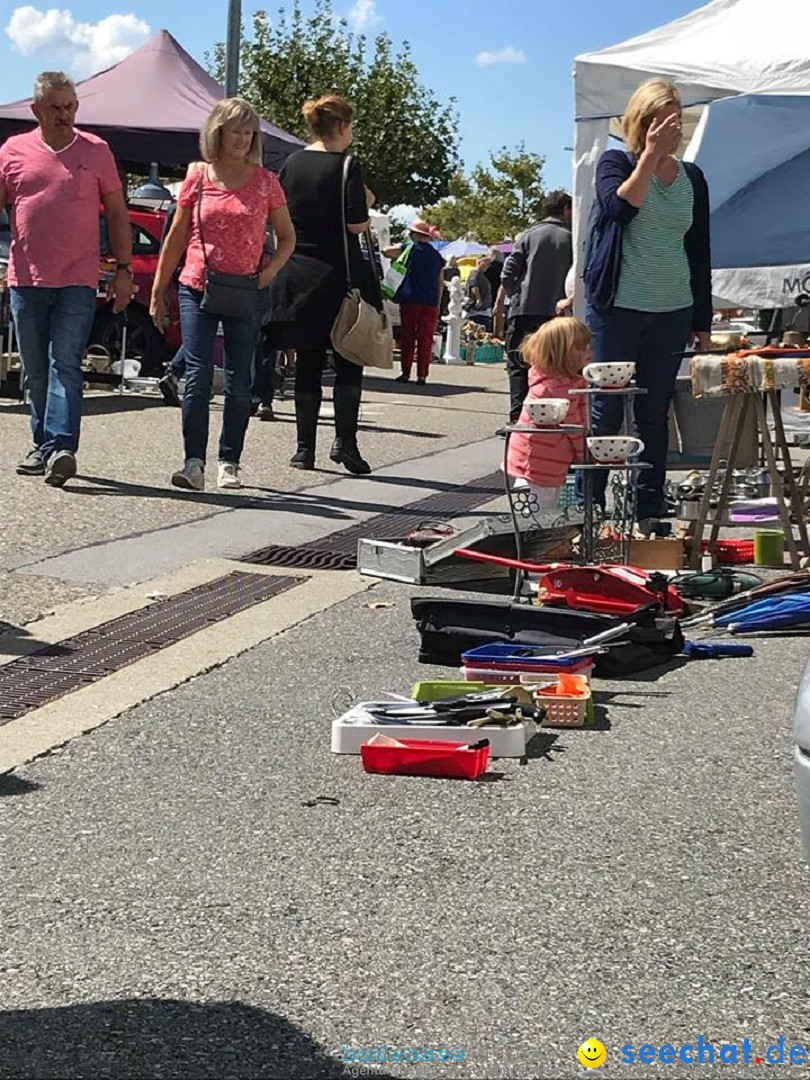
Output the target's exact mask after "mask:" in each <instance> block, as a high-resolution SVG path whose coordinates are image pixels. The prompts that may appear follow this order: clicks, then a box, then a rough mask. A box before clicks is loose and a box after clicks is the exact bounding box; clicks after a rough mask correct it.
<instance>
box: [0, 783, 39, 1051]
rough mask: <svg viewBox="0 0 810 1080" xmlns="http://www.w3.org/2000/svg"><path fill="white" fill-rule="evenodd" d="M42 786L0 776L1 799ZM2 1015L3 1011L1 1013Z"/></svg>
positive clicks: (0, 1028)
mask: <svg viewBox="0 0 810 1080" xmlns="http://www.w3.org/2000/svg"><path fill="white" fill-rule="evenodd" d="M41 786H42V785H41V784H35V783H34V781H33V780H24V779H23V777H22V776H15V775H14V773H3V774H2V776H0V799H5V798H7V797H8V796H10V795H28V794H30V792H32V791H39V789H40V787H41ZM1 1016H2V1013H0V1017H1ZM0 1030H2V1026H0ZM0 1071H2V1065H0Z"/></svg>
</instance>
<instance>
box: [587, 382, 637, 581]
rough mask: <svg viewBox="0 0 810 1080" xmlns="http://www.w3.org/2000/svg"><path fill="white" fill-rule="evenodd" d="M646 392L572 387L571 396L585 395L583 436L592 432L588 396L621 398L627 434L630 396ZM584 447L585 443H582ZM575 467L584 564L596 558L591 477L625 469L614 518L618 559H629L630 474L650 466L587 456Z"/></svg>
mask: <svg viewBox="0 0 810 1080" xmlns="http://www.w3.org/2000/svg"><path fill="white" fill-rule="evenodd" d="M646 393H647V391H646V390H645V389H644V388H643V387H641V386H621V387H615V388H614V387H600V386H588V387H585V388H583V389H581V390H572V391H571V395H572V396H573V395H574V394H576V395H584V397H585V409H586V416H587V422H586V436H587V435H591V434H592V433H593V432H592V418H591V399H592V398H593V397H594V395H596V394H607V395H609V396H611V397H621V398H622V399H623V401H622V404H623V411H624V425H623V426H624V429H625V430H626V431H627V432H628V434H629V433H630V432H631V431H632V427H633V410H632V407H631V406H632V401H633V398H634V397H636V396H638V395H639V394H646ZM585 446H586V447H587V442H586V443H585ZM572 468H574V469H581V470H582V493H583V500H584V506H583V518H584V520H583V525H582V554H583V558H584V561H585V562H586V563H592V562H594V561H595V559H596V545H597V539H598V537H597V535H596V534H597V528H596V526H595V523H594V505H593V479H594V473H597V472H604V471H607V472H612V471H615V472H624V473H625V484H624V489H623V497H622V504H621V506H620V507H619V513H618V514H617V515H616V518H617V529H618V532H619V561H620V562H622V563H625V564H627V563H628V562H629V561H630V540H631V539H632V533H633V524H634V521H635V499H634V497H633V492H632V490H631V488H632V476H633V474H634V473H635V472H636V471H637V470H639V469H650V468H652V466H651V465H649V464H648V463H646V462H643V461H638V460H631V461H627V462H625V464H623V465H608V464H603V463H602V462H598V461H594V460H593V458H592V457H591V455H590V454H589V455H588V460H587V461H584V462H582V463H581V464H577V465H573V466H572Z"/></svg>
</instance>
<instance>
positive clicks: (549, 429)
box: [498, 424, 585, 601]
mask: <svg viewBox="0 0 810 1080" xmlns="http://www.w3.org/2000/svg"><path fill="white" fill-rule="evenodd" d="M584 431H585V428H583V427H582V426H581V425H579V424H548V425H544V426H542V427H540V426H538V425H536V424H506V425H505V426H504V427H502V428H501V429H500V430H499V432H498V434H499V435H500V434H503V436H504V443H503V479H504V484H505V485H506V501H507V503H508V504H509V515H510V517H511V518H512V528H513V530H514V533H515V558H516V560H517V561H518V562H521V561H522V560H523V538H522V536H521V531H520V522H519V520H518V514H517V510H516V508H515V498H514V492H513V490H512V485H511V483H510V482H509V472H508V470H507V464H508V461H509V443H510V442H511V439H512V436H513V435H514V434H516V433H518V432H519V433H520V434H522V435H556V434H563V435H581V434H583V432H584ZM525 577H526V573H525V571H523V570H521V569H520V568H517V567H516V568H515V592H514V599H515V601H518V600H520V599H521V597H522V595H523V581H524V578H525Z"/></svg>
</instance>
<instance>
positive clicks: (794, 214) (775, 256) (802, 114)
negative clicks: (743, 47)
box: [684, 94, 810, 308]
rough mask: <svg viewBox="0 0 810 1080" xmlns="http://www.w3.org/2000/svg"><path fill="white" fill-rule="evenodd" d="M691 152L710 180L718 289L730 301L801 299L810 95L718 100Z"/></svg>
mask: <svg viewBox="0 0 810 1080" xmlns="http://www.w3.org/2000/svg"><path fill="white" fill-rule="evenodd" d="M684 156H685V157H686V158H688V159H690V160H692V161H696V162H697V164H698V165H700V167H701V168H702V169H703V171H704V173H705V174H706V176H707V177H708V178H709V181H710V182H709V199H710V206H711V230H712V265H713V268H714V269H713V275H712V278H713V284H714V292H715V294H716V295H719V296H722V297H724V298H725V300H726V303H725V304H724V306H726V307H758V308H784V307H790V306H792V305H793V304H795V302H796V297H797V295H799V294H800V293H807V292H808V291H810V206H808V194H810V96H808V95H806V94H805V95H804V96H800V95H783V94H741V95H739V96H738V97H733V98H725V99H724V100H723V101H715V102H714V103H713V104H712V105H710V106H709V107H708V108H707V109H705V110H704V112H703V116H702V117H701V121H700V124H699V125H698V130H697V133H696V134H695V137H694V138H693V139H692V142H691V144H690V145H689V149H688V150H687V152H686V154H685V155H684Z"/></svg>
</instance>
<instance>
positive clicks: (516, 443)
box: [507, 317, 591, 510]
mask: <svg viewBox="0 0 810 1080" xmlns="http://www.w3.org/2000/svg"><path fill="white" fill-rule="evenodd" d="M521 352H522V353H523V359H524V361H525V362H526V363H527V364H528V365H529V367H530V369H531V370H530V372H529V396H528V397H527V398H526V401H536V400H538V399H540V398H568V400H569V401H570V405H569V407H568V414H567V416H566V418H565V420H564V421H563V423H565V424H578V425H580V426H581V427H584V426H585V422H586V410H585V397H584V395H582V394H574V395H573V396H572V395H571V391H572V390H575V389H581V388H583V387H585V386H587V383H586V382H585V380H584V379H583V378H582V369H583V368H584V367H585V365H586V364H589V363H590V361H591V333H590V330H588V327H587V326H586V325H585V323H583V322H580V321H579V319H572V318H570V317H569V318H556V319H551V320H550V321H549V322H547V323H544V324H543V325H542V326H541V327H540V329H539V330H537V331H535V333H533V334H532V335H531V336H530V337H527V338H526V339H525V341H524V342H523V345H522V346H521ZM520 423H521V424H531V420H530V418H529V415H528V413H527V411H526V409H525V407H524V409H523V412H522V413H521V414H520ZM583 434H584V433H577V434H564V433H562V432H559V431H557V432H555V431H549V432H548V433H544V434H542V435H525V434H523V433H521V432H516V433H515V434H514V435H512V437H511V439H510V441H509V457H508V459H507V472H508V473H509V476H510V477H512V479H513V484H512V487H513V488H514V489H515V490H516V491H517V490H518V489H521V488H522V489H523V490H524V491H526V493H527V497H528V501H529V505H530V506H531V509H532V510H535V509H541V508H543V509H548V508H551V507H554V506H556V505H557V500H558V499H559V494H560V488H561V487H562V485H563V484H564V483H565V476H566V473H567V472H568V469H569V467H570V466H571V464H572V463H573V462H574V461H582V460H584V459H583V454H584V438H583Z"/></svg>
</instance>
